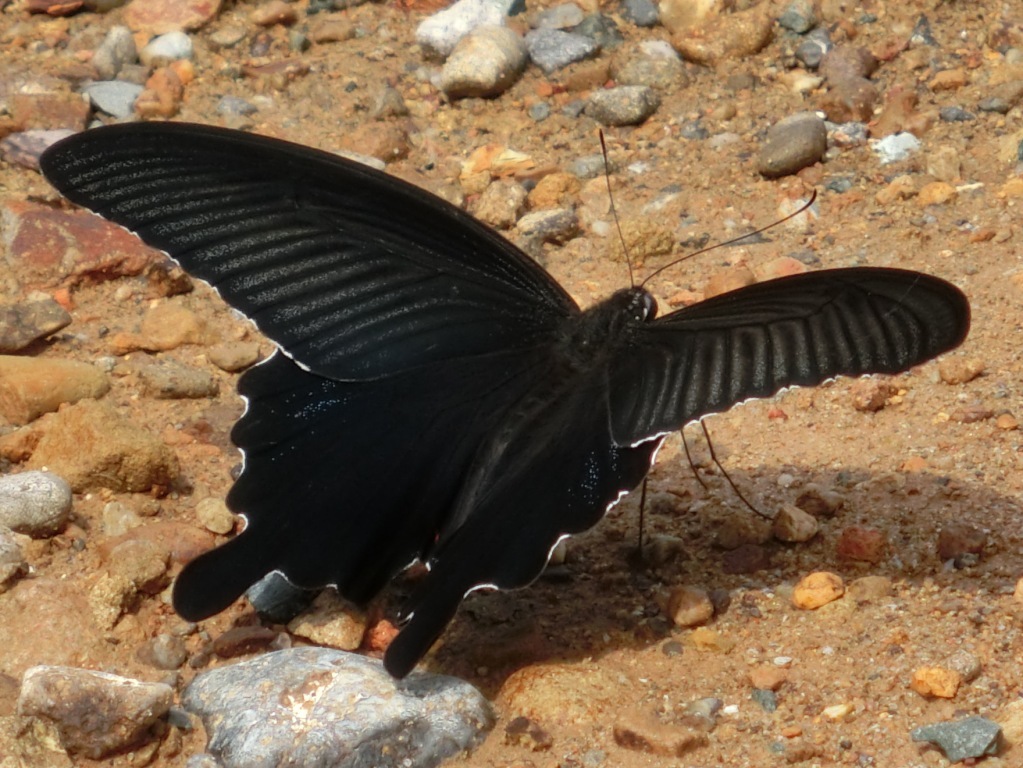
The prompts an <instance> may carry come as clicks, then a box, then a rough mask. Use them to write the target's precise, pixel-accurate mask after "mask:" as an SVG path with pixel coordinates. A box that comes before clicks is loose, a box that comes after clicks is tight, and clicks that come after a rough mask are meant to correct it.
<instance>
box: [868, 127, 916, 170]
mask: <svg viewBox="0 0 1023 768" xmlns="http://www.w3.org/2000/svg"><path fill="white" fill-rule="evenodd" d="M921 146H922V145H921V144H920V139H918V138H917V137H916V136H914V135H913V134H912V133H909V132H908V131H903V132H902V133H893V134H892V135H891V136H885V137H884V138H883V139H878V140H877V141H876V142H874V143H873V144H872V145H871V147H870V148H871V149H872V150H873V152H874V154H875V155H877V158H878V160H880V162H881V165H888V164H890V163H897V162H899V161H900V160H905V159H906V158H908V157H909V156H910V155H914V154H916V153H917V152H919V151H920V148H921Z"/></svg>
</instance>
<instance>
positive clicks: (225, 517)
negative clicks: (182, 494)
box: [195, 496, 235, 536]
mask: <svg viewBox="0 0 1023 768" xmlns="http://www.w3.org/2000/svg"><path fill="white" fill-rule="evenodd" d="M195 517H196V519H197V520H198V521H199V522H200V523H201V524H202V526H203V527H204V528H205V529H206V530H207V531H212V532H213V533H219V534H220V535H222V536H223V535H226V534H228V533H230V532H231V531H233V530H234V522H235V517H234V515H233V514H232V513H231V510H230V509H228V508H227V504H225V503H224V502H223V500H222V499H218V498H214V497H212V496H211V497H208V498H205V499H203V500H202V501H200V502H199V503H198V504H196V505H195Z"/></svg>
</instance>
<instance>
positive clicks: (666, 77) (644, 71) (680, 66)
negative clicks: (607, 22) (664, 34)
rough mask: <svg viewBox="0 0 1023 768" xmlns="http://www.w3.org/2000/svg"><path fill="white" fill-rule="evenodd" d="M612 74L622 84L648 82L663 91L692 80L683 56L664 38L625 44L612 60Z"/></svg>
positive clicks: (648, 85) (650, 85)
mask: <svg viewBox="0 0 1023 768" xmlns="http://www.w3.org/2000/svg"><path fill="white" fill-rule="evenodd" d="M611 77H612V78H613V79H614V81H615V82H616V83H618V85H645V86H647V87H650V88H656V89H658V90H660V91H668V90H671V89H673V88H682V87H684V86H686V85H687V84H688V82H689V76H688V75H687V74H686V67H685V64H684V63H683V62H682V57H681V56H679V55H678V54H677V53H676V52H675V49H674V48H672V47H671V45H670V44H669V43H668V42H666V41H664V40H644V41H643V42H642V43H639V44H638V45H628V46H623V47H622V49H621V50H619V51H617V52H616V53H615V57H614V59H613V61H612V62H611Z"/></svg>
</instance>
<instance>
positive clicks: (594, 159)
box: [566, 155, 604, 179]
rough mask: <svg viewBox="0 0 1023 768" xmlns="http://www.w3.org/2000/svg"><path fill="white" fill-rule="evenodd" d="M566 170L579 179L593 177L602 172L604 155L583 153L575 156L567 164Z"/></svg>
mask: <svg viewBox="0 0 1023 768" xmlns="http://www.w3.org/2000/svg"><path fill="white" fill-rule="evenodd" d="M566 170H567V171H568V172H569V173H571V174H572V175H573V176H576V177H578V178H580V179H595V178H597V177H598V176H601V175H603V173H604V156H603V155H583V156H582V157H577V158H575V159H574V160H572V161H571V162H570V163H569V164H568V168H567V169H566Z"/></svg>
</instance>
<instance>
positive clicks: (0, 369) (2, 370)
mask: <svg viewBox="0 0 1023 768" xmlns="http://www.w3.org/2000/svg"><path fill="white" fill-rule="evenodd" d="M109 390H110V380H109V379H108V378H107V376H106V374H104V373H103V372H102V371H101V370H99V369H98V368H96V367H95V366H93V365H90V364H89V363H82V362H78V361H76V360H52V359H49V358H37V357H15V356H12V355H0V415H2V416H3V417H4V418H5V419H7V420H8V421H9V422H11V423H12V424H27V423H29V422H30V421H33V420H35V419H37V418H38V417H39V416H41V415H42V414H44V413H50V412H51V411H56V410H57V409H58V408H59V407H60V406H61V405H62V404H64V403H76V402H78V401H79V400H83V399H85V398H97V397H102V396H103V395H105V394H106V393H107V392H108V391H109Z"/></svg>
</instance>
